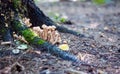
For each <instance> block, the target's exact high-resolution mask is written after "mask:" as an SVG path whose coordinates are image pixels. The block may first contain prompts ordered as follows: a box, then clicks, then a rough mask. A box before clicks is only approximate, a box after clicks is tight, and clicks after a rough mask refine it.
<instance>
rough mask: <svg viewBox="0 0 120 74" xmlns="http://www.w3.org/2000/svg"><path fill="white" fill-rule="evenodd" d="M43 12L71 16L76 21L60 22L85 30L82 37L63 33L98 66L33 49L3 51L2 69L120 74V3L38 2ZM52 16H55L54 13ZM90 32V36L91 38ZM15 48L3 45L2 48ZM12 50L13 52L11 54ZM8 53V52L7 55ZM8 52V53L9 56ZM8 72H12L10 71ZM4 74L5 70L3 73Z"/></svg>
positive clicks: (16, 73)
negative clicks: (15, 52)
mask: <svg viewBox="0 0 120 74" xmlns="http://www.w3.org/2000/svg"><path fill="white" fill-rule="evenodd" d="M37 5H38V6H39V7H40V9H41V10H43V12H44V13H45V14H46V15H48V16H49V13H58V14H60V15H64V16H65V17H68V19H69V20H70V21H72V22H73V23H72V24H60V25H62V26H65V27H67V28H69V29H72V30H75V31H77V32H80V33H81V34H84V35H85V36H86V37H84V38H82V37H81V38H79V37H77V36H74V35H71V34H65V33H61V37H62V39H63V40H66V41H68V45H69V47H70V50H69V51H68V52H70V53H73V54H75V55H76V56H77V57H78V58H79V59H80V60H82V61H84V62H87V63H89V64H94V65H98V67H89V66H84V65H81V66H76V65H75V64H73V63H72V62H70V61H66V60H63V59H61V58H59V57H56V56H54V55H51V54H49V53H48V52H41V51H38V50H33V49H34V48H32V47H31V48H29V49H30V50H27V51H25V52H24V53H22V54H19V55H12V54H11V53H3V52H0V55H1V56H0V72H2V71H3V70H4V71H9V69H10V67H12V66H14V64H16V62H17V63H19V64H17V66H15V67H12V69H10V72H9V73H11V74H120V4H109V5H95V4H92V3H89V2H85V3H84V2H83V3H81V2H54V3H52V2H51V3H37ZM50 17H51V16H50ZM88 36H90V38H88ZM3 48H4V49H7V48H8V49H11V48H10V47H9V46H7V47H4V46H0V49H3ZM9 54H11V55H9ZM4 55H5V56H4ZM7 55H8V56H7ZM9 73H8V74H9ZM0 74H1V73H0Z"/></svg>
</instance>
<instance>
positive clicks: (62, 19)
mask: <svg viewBox="0 0 120 74" xmlns="http://www.w3.org/2000/svg"><path fill="white" fill-rule="evenodd" d="M49 16H50V17H51V18H52V20H53V21H55V22H57V23H64V22H66V21H67V17H64V16H63V15H60V14H59V13H52V12H51V13H50V14H49Z"/></svg>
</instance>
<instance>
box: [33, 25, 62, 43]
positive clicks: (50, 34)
mask: <svg viewBox="0 0 120 74" xmlns="http://www.w3.org/2000/svg"><path fill="white" fill-rule="evenodd" d="M32 30H33V31H34V32H35V33H37V34H38V35H39V37H40V38H42V39H44V40H46V41H48V42H50V43H52V44H56V43H61V41H62V40H61V37H60V34H59V32H58V31H57V30H56V27H55V26H46V25H45V24H43V25H42V28H40V27H38V26H37V27H33V28H32Z"/></svg>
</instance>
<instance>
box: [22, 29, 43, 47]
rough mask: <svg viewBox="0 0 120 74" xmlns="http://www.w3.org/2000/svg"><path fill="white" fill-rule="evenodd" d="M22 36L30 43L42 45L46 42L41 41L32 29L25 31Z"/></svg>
mask: <svg viewBox="0 0 120 74" xmlns="http://www.w3.org/2000/svg"><path fill="white" fill-rule="evenodd" d="M22 35H23V36H24V38H25V39H26V40H27V41H28V42H30V43H33V44H37V45H41V44H43V43H44V42H45V41H44V40H42V39H40V38H39V37H38V36H37V35H36V34H35V33H34V32H33V31H32V30H31V29H26V30H23V31H22Z"/></svg>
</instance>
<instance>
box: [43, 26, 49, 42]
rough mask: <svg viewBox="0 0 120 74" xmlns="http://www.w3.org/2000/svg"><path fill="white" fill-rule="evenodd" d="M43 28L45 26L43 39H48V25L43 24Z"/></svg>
mask: <svg viewBox="0 0 120 74" xmlns="http://www.w3.org/2000/svg"><path fill="white" fill-rule="evenodd" d="M42 28H43V39H44V40H47V32H48V27H47V26H46V25H45V24H43V25H42Z"/></svg>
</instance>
